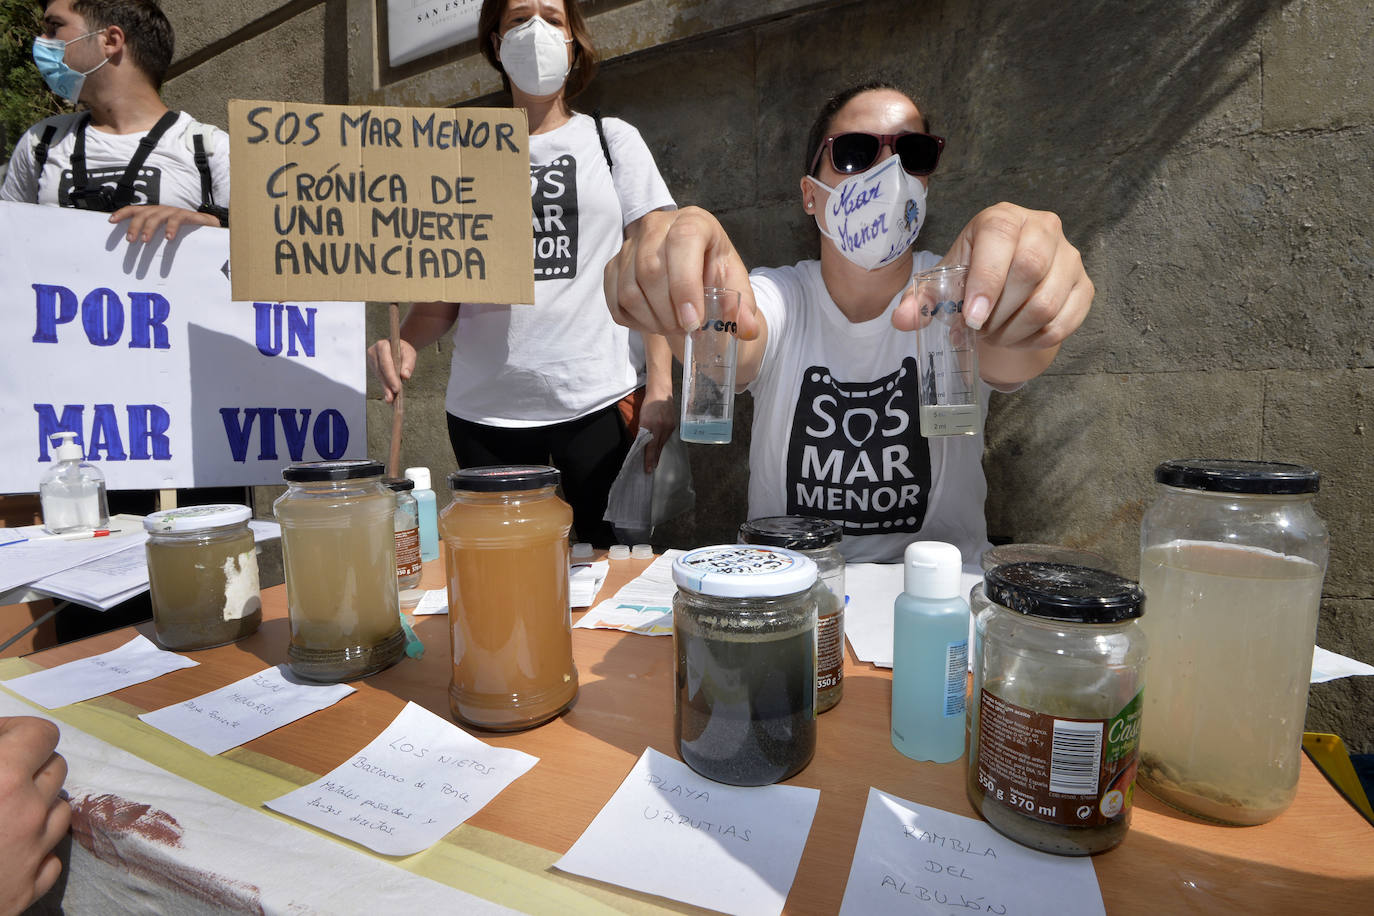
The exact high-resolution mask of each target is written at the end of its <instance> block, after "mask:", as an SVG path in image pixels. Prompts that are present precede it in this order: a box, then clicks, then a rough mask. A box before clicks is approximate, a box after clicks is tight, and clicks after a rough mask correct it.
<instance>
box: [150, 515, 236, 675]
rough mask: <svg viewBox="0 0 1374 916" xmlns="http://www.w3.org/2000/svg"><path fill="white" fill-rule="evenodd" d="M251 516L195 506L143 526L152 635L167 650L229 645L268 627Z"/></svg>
mask: <svg viewBox="0 0 1374 916" xmlns="http://www.w3.org/2000/svg"><path fill="white" fill-rule="evenodd" d="M251 516H252V512H251V511H250V510H249V509H248V507H247V506H226V505H220V506H189V507H186V508H181V509H167V510H164V511H162V512H154V513H153V514H151V515H149V516H148V517H147V518H146V519H144V520H143V527H144V528H145V529H146V530H147V532H148V542H147V546H146V548H145V549H146V552H147V557H148V588H149V593H150V597H151V598H152V604H153V630H154V632H155V633H156V634H157V641H158V642H160V643H161V644H162V645H163V647H164V648H167V649H174V650H178V651H179V650H183V649H209V648H211V647H213V646H222V645H225V644H226V643H231V642H234V641H235V640H237V639H242V638H243V637H245V636H247V635H249V634H250V633H253V632H255V631H256V630H257V629H258V626H259V624H261V623H262V597H261V594H260V592H259V588H258V555H257V549H256V547H255V545H254V543H253V532H252V531H251V530H249V528H248V519H249V518H250V517H251Z"/></svg>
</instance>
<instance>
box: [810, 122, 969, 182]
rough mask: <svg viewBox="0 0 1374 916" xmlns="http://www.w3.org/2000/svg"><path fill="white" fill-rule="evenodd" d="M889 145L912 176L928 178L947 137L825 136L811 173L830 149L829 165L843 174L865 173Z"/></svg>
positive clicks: (859, 132) (918, 134) (854, 133)
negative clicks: (926, 176)
mask: <svg viewBox="0 0 1374 916" xmlns="http://www.w3.org/2000/svg"><path fill="white" fill-rule="evenodd" d="M884 146H887V147H890V148H891V149H892V151H893V152H895V153H896V154H897V157H898V158H899V159H901V160H902V168H903V169H904V170H906V172H907V173H908V174H910V175H929V174H930V173H931V172H933V171H935V166H936V165H937V164H939V162H940V151H941V150H943V149H944V148H945V138H944V137H937V136H935V135H934V134H921V133H916V132H914V131H913V132H911V133H905V134H870V133H866V132H864V131H851V132H849V133H846V134H835V135H833V136H830V137H826V138H825V140H824V141H823V142H822V143H821V145H820V148H819V149H817V150H816V156H815V158H813V159H812V160H811V171H810V174H812V175H814V174H816V167H817V166H819V165H820V163H821V156H822V155H823V154H824V153H825V151H826V150H827V149H828V150H830V164H831V165H832V166H834V168H835V171H837V172H839V173H841V174H843V175H852V174H854V173H855V172H862V171H863V170H864V169H866V168H868V167H869V166H871V165H872V164H873V163H874V162H875V161H876V160H877V158H878V154H879V153H881V152H882V151H883V147H884Z"/></svg>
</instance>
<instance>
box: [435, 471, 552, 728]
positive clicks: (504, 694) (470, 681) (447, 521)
mask: <svg viewBox="0 0 1374 916" xmlns="http://www.w3.org/2000/svg"><path fill="white" fill-rule="evenodd" d="M558 481H559V473H558V471H557V470H556V469H555V468H551V467H544V466H542V465H527V466H502V467H480V468H464V469H463V470H461V471H456V472H454V473H453V474H450V475H449V477H448V485H449V488H450V489H451V490H452V491H453V502H451V503H450V504H449V506H448V508H446V509H444V511H443V512H442V513H440V516H439V536H440V537H441V538H442V539H443V542H444V548H445V558H444V565H445V569H446V571H447V574H448V609H449V625H450V627H451V630H452V634H453V679H452V681H451V683H450V685H449V709H450V711H451V712H452V713H453V717H454V718H455V719H457V720H458V721H459V722H463V723H465V724H467V725H474V726H477V727H478V728H487V729H492V730H496V731H515V730H517V729H522V728H530V727H532V726H535V725H539V724H540V723H542V722H546V721H548V720H549V719H552V718H553V717H554V716H556V715H558V714H559V713H560V712H562V711H563V710H564V709H566V708H567V707H568V706H569V705H570V704H571V703H572V701H573V699H574V698H575V697H576V696H577V668H576V666H574V664H573V657H572V608H571V606H570V604H569V601H568V558H569V546H568V532H569V530H570V529H571V528H572V509H570V508H569V507H568V504H567V503H565V502H563V500H561V499H559V498H558V495H557V494H556V493H555V492H554V488H555V487H557V486H558Z"/></svg>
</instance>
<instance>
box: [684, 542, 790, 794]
mask: <svg viewBox="0 0 1374 916" xmlns="http://www.w3.org/2000/svg"><path fill="white" fill-rule="evenodd" d="M673 582H674V583H675V584H676V585H677V589H678V590H677V593H676V594H675V595H674V596H673V660H674V680H675V684H676V689H675V695H674V698H675V701H676V702H675V703H674V719H673V724H674V731H675V734H676V738H677V747H678V753H679V754H680V755H681V756H682V760H683V762H684V763H686V764H687V765H688V766H690V767H691V768H692V769H693V770H696V771H697V772H698V773H700V774H701V775H703V776H705V777H706V778H708V779H714V780H715V781H716V782H723V783H728V784H730V785H736V786H764V785H769V784H771V783H775V782H779V781H781V780H784V779H787V778H788V777H789V776H792V775H794V774H796V773H798V772H800V771H801V769H802V768H803V767H805V766H806V765H807V764H808V763H809V762H810V761H811V757H812V756H813V755H814V754H815V751H816V591H815V585H816V564H815V563H813V562H812V561H811V560H810V559H809V558H807V557H804V556H802V555H801V554H799V553H795V552H793V551H790V550H784V549H782V548H778V547H757V546H746V545H738V546H721V547H703V548H700V549H698V550H693V551H690V552H689V553H686V554H683V555H682V556H680V557H678V558H677V559H676V560H674V561H673Z"/></svg>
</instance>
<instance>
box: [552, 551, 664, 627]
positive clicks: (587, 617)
mask: <svg viewBox="0 0 1374 916" xmlns="http://www.w3.org/2000/svg"><path fill="white" fill-rule="evenodd" d="M684 553H686V551H683V550H665V551H664V552H663V553H662V555H660V556H658V557H656V558H655V559H654V561H653V562H652V563H650V564H649V565H648V566H647V567H645V569H644V571H643V572H642V573H640V574H639V575H638V576H635V577H634V578H633V579H631V580H630V581H629V582H627V583H625V585H624V586H622V587H621V589H620V591H618V592H616V593H615V594H614V595H612V596H611V597H610V598H608V599H607V600H605V601H603V602H601V603H600V604H598V605H597V606H596V607H594V608H592V609H591V610H590V611H588V612H587V613H586V614H584V615H582V619H581V620H579V621H577V623H575V624H573V627H574V628H576V627H582V628H584V629H593V628H595V629H603V630H624V631H626V632H629V633H640V634H643V635H645V636H671V635H672V633H673V593H674V592H676V591H677V586H676V585H674V584H673V560H675V559H677V558H678V557H680V556H682V555H683V554H684Z"/></svg>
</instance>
